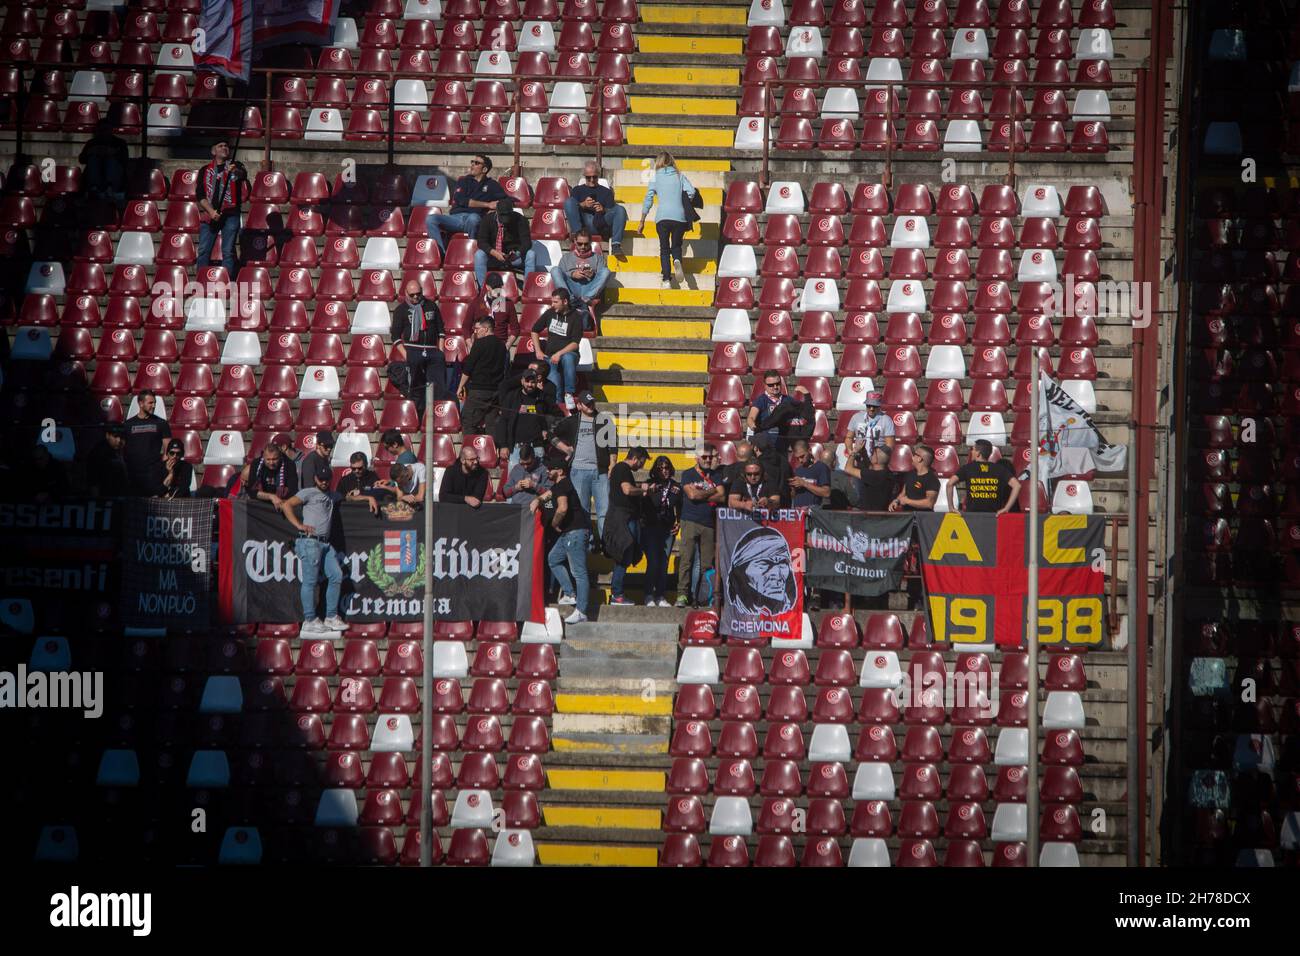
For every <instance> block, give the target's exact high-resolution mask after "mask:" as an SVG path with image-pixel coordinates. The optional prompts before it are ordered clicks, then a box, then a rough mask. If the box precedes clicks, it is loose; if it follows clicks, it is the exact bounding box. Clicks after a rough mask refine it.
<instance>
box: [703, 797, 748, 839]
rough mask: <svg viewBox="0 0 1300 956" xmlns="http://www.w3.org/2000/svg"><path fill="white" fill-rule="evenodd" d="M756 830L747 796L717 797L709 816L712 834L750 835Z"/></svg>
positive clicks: (710, 832)
mask: <svg viewBox="0 0 1300 956" xmlns="http://www.w3.org/2000/svg"><path fill="white" fill-rule="evenodd" d="M753 832H754V817H753V815H752V814H751V813H750V810H749V800H747V799H746V798H745V797H715V798H714V803H713V813H712V815H711V816H710V817H709V834H710V835H712V836H749V835H750V834H751V833H753Z"/></svg>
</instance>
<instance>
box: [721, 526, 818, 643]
mask: <svg viewBox="0 0 1300 956" xmlns="http://www.w3.org/2000/svg"><path fill="white" fill-rule="evenodd" d="M803 574H804V521H803V512H802V511H798V510H791V511H762V510H755V511H754V512H753V514H750V513H749V512H746V511H735V510H733V509H731V508H719V509H718V580H719V582H721V588H722V615H721V618H720V622H719V627H718V632H719V633H720V634H722V635H724V636H726V637H737V638H745V639H749V640H759V639H762V638H772V637H777V638H783V639H797V638H798V637H800V636H801V634H802V628H803Z"/></svg>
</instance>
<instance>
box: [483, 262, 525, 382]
mask: <svg viewBox="0 0 1300 956" xmlns="http://www.w3.org/2000/svg"><path fill="white" fill-rule="evenodd" d="M474 318H475V319H482V318H488V319H491V320H492V334H493V335H495V336H496V337H497V338H498V339H500V340H501V344H502V345H504V346H505V347H506V367H505V368H504V369H502V372H503V373H504V372H505V371H507V370H508V369H509V368H510V363H511V362H513V361H514V360H515V356H516V355H517V354H518V352H519V334H520V333H519V313H518V312H517V311H516V309H515V304H514V303H513V302H511V301H510V297H509V296H507V295H506V290H505V283H504V282H503V281H502V279H501V273H499V272H489V273H488V277H487V280H486V281H485V282H484V283H483V289H482V292H481V294H480V295H479V299H478V304H477V306H476V307H475V312H474Z"/></svg>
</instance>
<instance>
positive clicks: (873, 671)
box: [858, 651, 903, 687]
mask: <svg viewBox="0 0 1300 956" xmlns="http://www.w3.org/2000/svg"><path fill="white" fill-rule="evenodd" d="M902 683H903V668H902V666H901V665H900V664H899V663H898V653H897V652H896V651H871V652H870V653H869V654H867V655H866V657H864V658H863V660H862V675H861V676H860V677H859V678H858V686H859V687H898V686H899V685H900V684H902Z"/></svg>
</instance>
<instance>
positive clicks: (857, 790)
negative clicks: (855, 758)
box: [853, 760, 894, 800]
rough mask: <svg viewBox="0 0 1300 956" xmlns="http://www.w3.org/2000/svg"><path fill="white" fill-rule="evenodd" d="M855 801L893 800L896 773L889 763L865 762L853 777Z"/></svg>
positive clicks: (859, 766) (859, 765)
mask: <svg viewBox="0 0 1300 956" xmlns="http://www.w3.org/2000/svg"><path fill="white" fill-rule="evenodd" d="M853 799H854V800H893V799H894V772H893V770H892V769H891V768H890V765H889V764H888V763H885V762H882V761H865V760H864V761H863V762H862V763H860V764H858V769H857V771H856V772H855V773H854V775H853Z"/></svg>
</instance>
